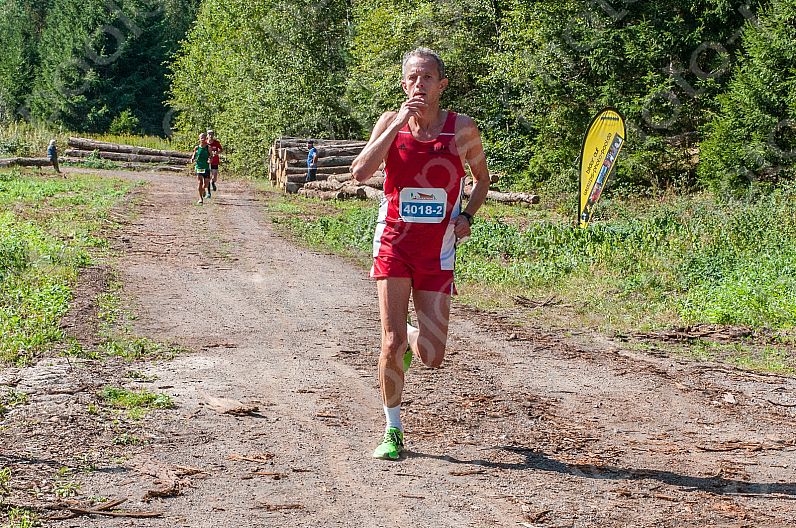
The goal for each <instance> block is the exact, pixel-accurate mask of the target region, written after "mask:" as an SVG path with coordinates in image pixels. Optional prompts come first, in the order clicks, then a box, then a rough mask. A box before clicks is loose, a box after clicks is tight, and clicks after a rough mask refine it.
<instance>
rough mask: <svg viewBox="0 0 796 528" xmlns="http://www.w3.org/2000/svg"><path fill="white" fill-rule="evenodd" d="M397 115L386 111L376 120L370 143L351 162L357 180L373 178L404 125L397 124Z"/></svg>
mask: <svg viewBox="0 0 796 528" xmlns="http://www.w3.org/2000/svg"><path fill="white" fill-rule="evenodd" d="M396 115H397V112H384V113H383V114H382V115H381V117H380V118H379V120H378V121H376V125H375V126H374V127H373V132H371V134H370V139H369V140H368V144H367V145H365V148H364V149H362V152H360V153H359V155H358V156H357V157H356V159H355V160H354V162H353V163H352V164H351V173H352V174H353V176H354V179H355V180H357V181H360V182H363V181H365V180H367V179H369V178H371V177H372V176H373V173H375V172H376V171H377V170H378V168H379V166H380V165H381V163H382V162H383V161H384V159H385V158H386V157H387V152H388V151H389V150H390V145H391V144H392V142H393V140H394V139H395V136H396V135H398V131H399V130H401V126H403V125H401V126H396V124H395V123H394V121H395V116H396Z"/></svg>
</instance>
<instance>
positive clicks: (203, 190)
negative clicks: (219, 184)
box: [191, 132, 210, 205]
mask: <svg viewBox="0 0 796 528" xmlns="http://www.w3.org/2000/svg"><path fill="white" fill-rule="evenodd" d="M191 163H195V165H194V166H195V167H196V177H197V178H198V180H199V201H198V202H196V204H197V205H202V204H203V203H205V200H204V199H205V198H210V146H209V145H208V144H207V135H206V134H205V133H204V132H203V133H201V134H199V145H198V146H196V147H194V148H193V154H192V155H191Z"/></svg>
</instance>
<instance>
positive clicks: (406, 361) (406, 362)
mask: <svg viewBox="0 0 796 528" xmlns="http://www.w3.org/2000/svg"><path fill="white" fill-rule="evenodd" d="M412 356H414V354H413V353H412V349H411V348H410V347H406V352H404V372H406V371H408V370H409V367H410V366H411V365H412Z"/></svg>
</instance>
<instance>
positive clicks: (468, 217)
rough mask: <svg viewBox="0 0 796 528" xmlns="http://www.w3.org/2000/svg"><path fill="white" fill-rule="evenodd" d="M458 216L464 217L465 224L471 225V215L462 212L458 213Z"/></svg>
mask: <svg viewBox="0 0 796 528" xmlns="http://www.w3.org/2000/svg"><path fill="white" fill-rule="evenodd" d="M459 216H463V217H465V218H466V219H467V223H468V224H470V225H473V215H471V214H470V213H465V212H464V211H462V212H461V213H459Z"/></svg>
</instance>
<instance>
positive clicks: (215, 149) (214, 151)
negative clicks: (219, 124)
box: [207, 130, 224, 191]
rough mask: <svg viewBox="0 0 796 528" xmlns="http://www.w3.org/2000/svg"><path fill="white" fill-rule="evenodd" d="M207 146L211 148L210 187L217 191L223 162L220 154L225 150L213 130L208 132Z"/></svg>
mask: <svg viewBox="0 0 796 528" xmlns="http://www.w3.org/2000/svg"><path fill="white" fill-rule="evenodd" d="M207 145H208V146H209V147H210V186H211V187H212V188H213V190H214V191H215V190H216V181H217V180H218V164H219V163H220V162H221V157H220V156H219V154H221V153H222V152H224V149H223V147H221V142H220V141H219V140H218V138H216V133H215V132H214V131H213V130H208V131H207Z"/></svg>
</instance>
